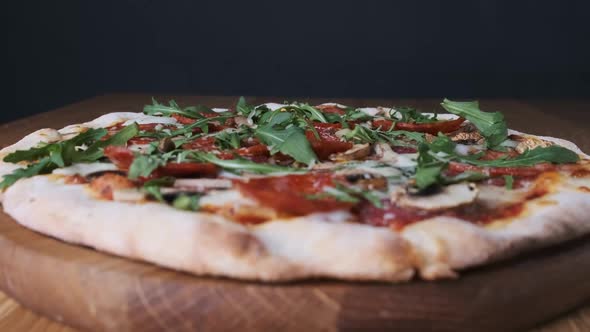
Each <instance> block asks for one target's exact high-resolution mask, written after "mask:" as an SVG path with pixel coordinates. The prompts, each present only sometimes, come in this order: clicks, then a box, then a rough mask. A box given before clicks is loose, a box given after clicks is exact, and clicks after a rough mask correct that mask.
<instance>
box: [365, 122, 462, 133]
mask: <svg viewBox="0 0 590 332" xmlns="http://www.w3.org/2000/svg"><path fill="white" fill-rule="evenodd" d="M464 121H465V119H463V118H457V119H455V120H447V121H437V122H430V123H410V122H397V121H396V122H395V123H394V121H391V120H386V119H381V120H373V127H376V128H377V127H381V129H383V130H389V129H391V126H395V127H394V129H397V130H406V131H417V132H421V133H428V134H432V135H436V134H438V133H439V132H441V133H449V132H452V131H455V130H457V129H459V127H461V124H462V123H463V122H464Z"/></svg>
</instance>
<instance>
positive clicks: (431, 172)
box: [414, 143, 447, 190]
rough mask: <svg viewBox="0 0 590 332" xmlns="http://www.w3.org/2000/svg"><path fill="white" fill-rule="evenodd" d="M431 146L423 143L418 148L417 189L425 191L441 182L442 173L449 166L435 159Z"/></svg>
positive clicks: (415, 176) (415, 177)
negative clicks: (431, 152)
mask: <svg viewBox="0 0 590 332" xmlns="http://www.w3.org/2000/svg"><path fill="white" fill-rule="evenodd" d="M430 150H431V149H430V146H429V145H428V144H426V143H421V144H420V145H419V146H418V160H417V162H418V166H417V167H416V174H415V175H414V179H415V181H416V187H418V189H420V190H423V189H426V188H428V187H430V186H432V185H434V184H438V183H440V182H441V173H442V171H443V170H444V169H445V167H446V166H447V163H446V162H444V161H440V160H438V159H436V158H434V157H433V156H432V155H431V154H430V153H429V152H430Z"/></svg>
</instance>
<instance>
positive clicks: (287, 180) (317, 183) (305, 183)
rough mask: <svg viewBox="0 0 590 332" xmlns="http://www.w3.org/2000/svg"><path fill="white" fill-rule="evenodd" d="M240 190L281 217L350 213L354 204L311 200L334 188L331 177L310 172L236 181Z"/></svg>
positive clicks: (328, 199) (333, 200) (327, 199)
mask: <svg viewBox="0 0 590 332" xmlns="http://www.w3.org/2000/svg"><path fill="white" fill-rule="evenodd" d="M235 184H236V186H237V188H238V190H240V192H241V193H242V194H244V195H245V196H246V197H250V198H252V199H254V200H256V201H257V202H258V203H259V204H260V205H262V206H265V207H270V208H272V209H274V210H276V211H277V212H278V213H279V214H283V215H285V214H286V215H292V216H300V215H306V214H310V213H314V212H327V211H333V210H340V209H344V210H348V209H350V208H351V207H352V206H353V205H354V204H353V203H348V202H340V201H337V200H335V199H333V198H320V199H309V198H308V197H307V196H308V195H313V194H318V193H321V192H323V190H324V187H325V186H333V185H334V180H333V177H332V175H331V174H325V173H310V174H302V175H287V176H280V177H266V178H257V179H250V180H249V181H236V182H235Z"/></svg>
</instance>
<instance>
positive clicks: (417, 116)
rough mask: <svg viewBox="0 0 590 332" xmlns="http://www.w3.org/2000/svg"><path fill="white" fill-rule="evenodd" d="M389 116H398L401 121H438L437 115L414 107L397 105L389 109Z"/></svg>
mask: <svg viewBox="0 0 590 332" xmlns="http://www.w3.org/2000/svg"><path fill="white" fill-rule="evenodd" d="M389 116H390V117H392V118H398V119H399V120H400V121H401V122H411V123H431V122H436V121H438V119H437V115H436V114H433V115H424V114H422V113H421V112H418V110H416V109H415V108H413V107H395V108H392V109H391V110H390V111H389Z"/></svg>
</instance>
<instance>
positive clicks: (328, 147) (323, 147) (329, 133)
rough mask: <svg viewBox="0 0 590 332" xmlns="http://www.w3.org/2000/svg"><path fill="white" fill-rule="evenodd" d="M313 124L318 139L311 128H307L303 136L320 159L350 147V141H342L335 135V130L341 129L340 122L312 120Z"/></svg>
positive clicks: (327, 157)
mask: <svg viewBox="0 0 590 332" xmlns="http://www.w3.org/2000/svg"><path fill="white" fill-rule="evenodd" d="M313 126H314V128H315V129H316V131H317V132H318V135H319V136H320V139H318V138H317V137H316V136H315V134H314V133H313V131H311V130H307V131H306V132H305V136H306V137H307V139H308V140H309V143H311V148H312V149H313V151H314V152H315V153H316V155H317V156H318V158H319V159H320V160H327V159H329V157H330V155H331V154H333V153H338V152H344V151H346V150H349V149H350V148H352V143H350V142H343V141H341V140H340V138H339V137H338V136H336V132H337V131H338V130H340V129H342V125H341V124H340V123H321V122H314V123H313Z"/></svg>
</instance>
